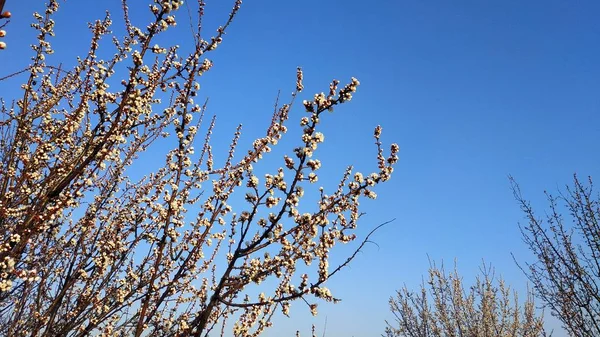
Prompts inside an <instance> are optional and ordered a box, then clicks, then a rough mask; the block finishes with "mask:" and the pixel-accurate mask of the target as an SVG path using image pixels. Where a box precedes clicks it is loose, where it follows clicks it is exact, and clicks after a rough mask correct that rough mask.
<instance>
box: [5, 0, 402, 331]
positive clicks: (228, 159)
mask: <svg viewBox="0 0 600 337" xmlns="http://www.w3.org/2000/svg"><path fill="white" fill-rule="evenodd" d="M131 4H132V5H133V6H135V10H136V12H137V13H140V12H141V11H143V10H144V6H141V5H140V4H139V3H138V2H137V1H136V2H132V3H131ZM240 5H241V1H240V0H237V1H234V4H233V9H232V10H231V12H230V13H229V15H228V19H227V20H226V22H225V24H224V25H223V26H221V27H219V28H218V29H217V30H216V32H215V35H214V36H213V37H210V38H207V37H206V35H205V34H206V33H205V31H204V29H205V28H203V27H202V24H201V23H202V20H201V19H202V17H203V13H204V2H203V1H202V0H198V2H197V3H195V4H192V5H191V6H192V7H193V6H195V7H196V10H197V12H198V16H197V18H196V19H195V20H194V21H196V22H195V24H194V23H192V24H190V27H191V28H192V30H193V33H194V34H193V39H192V41H191V44H192V46H191V48H188V49H185V48H183V47H179V46H178V45H176V44H173V45H160V44H159V43H158V42H156V40H157V39H156V38H157V37H159V36H161V40H160V41H177V42H178V43H181V41H180V39H181V35H177V34H171V33H170V32H172V31H173V29H174V28H173V26H175V24H176V19H175V13H177V12H178V11H181V10H182V8H185V6H189V4H185V5H184V4H183V1H180V0H155V1H154V2H153V3H151V4H150V6H149V9H148V10H147V17H148V19H149V21H148V22H147V23H146V24H144V25H142V26H138V25H136V24H134V23H133V22H132V20H130V16H129V13H130V11H129V7H128V2H127V1H123V6H122V10H123V12H122V17H123V26H124V28H123V30H124V31H125V34H124V36H122V37H115V36H111V35H112V32H111V31H110V30H111V26H112V25H113V20H112V17H111V15H110V14H106V16H105V17H104V18H103V19H100V20H97V21H95V22H93V23H91V24H90V25H89V28H90V30H91V42H90V48H89V51H88V52H87V54H86V55H84V56H82V57H80V58H77V60H76V62H75V65H74V66H73V67H71V68H68V67H67V66H65V65H64V62H63V61H64V60H58V62H56V63H54V64H53V63H52V54H53V53H54V51H53V49H52V46H51V43H50V38H51V37H52V36H54V31H53V29H54V26H55V22H54V21H53V19H52V18H53V16H54V14H55V13H56V12H57V10H58V9H59V2H58V1H57V0H50V1H49V3H48V5H47V7H46V9H45V11H44V12H43V13H34V18H35V22H34V23H33V25H32V27H33V28H34V29H36V30H37V31H38V42H37V43H36V44H34V45H33V46H32V48H33V57H32V63H31V65H30V66H28V67H27V68H26V69H24V70H21V71H16V72H13V75H10V76H5V77H4V78H3V80H4V81H8V82H5V83H14V82H11V81H18V80H19V79H20V78H21V76H23V77H24V83H23V84H22V85H21V84H20V83H19V84H17V86H16V87H15V90H17V88H21V89H20V90H21V91H20V97H19V98H16V99H15V100H11V98H8V97H3V98H2V102H1V103H2V105H1V107H0V108H1V119H0V334H1V335H4V336H21V335H23V336H24V335H27V336H87V335H94V336H142V335H143V336H208V335H209V333H210V335H211V336H215V335H221V336H222V335H226V334H227V335H229V334H230V332H225V331H226V330H227V329H228V328H227V327H228V326H231V327H232V329H233V335H235V336H257V335H259V334H260V333H261V332H262V331H263V330H264V329H265V328H267V327H269V326H270V325H271V324H272V322H271V319H272V317H273V315H274V313H275V312H277V311H281V312H283V314H285V315H288V314H289V312H290V303H291V301H293V300H301V301H302V302H304V303H306V304H307V306H308V307H309V308H310V310H311V311H312V312H313V313H314V314H316V312H317V304H316V301H317V300H316V299H315V298H318V299H321V300H325V301H337V299H336V298H334V296H333V295H332V293H331V292H330V290H328V289H327V288H326V287H325V283H326V281H327V280H328V279H329V278H331V277H332V276H333V275H335V274H337V273H338V272H339V271H340V269H341V268H343V267H344V266H345V265H347V263H348V262H350V260H352V258H353V257H354V256H355V255H356V252H355V253H354V255H351V256H349V257H348V259H347V260H346V261H345V262H344V263H343V264H341V265H337V266H330V265H329V256H330V251H331V250H332V249H333V247H334V246H335V245H336V244H344V243H349V242H351V241H353V240H355V239H356V234H355V229H356V226H357V223H358V221H359V218H360V217H361V214H362V213H361V212H360V211H359V200H360V199H361V198H363V197H366V198H372V199H374V198H375V197H376V194H375V192H374V191H373V188H374V186H376V185H377V184H379V183H382V182H385V181H387V180H388V179H390V176H391V174H392V171H393V168H392V166H393V164H395V163H396V162H397V160H398V157H397V154H398V146H397V145H395V144H394V145H392V146H391V150H390V152H389V154H385V153H384V150H383V148H382V143H381V142H380V136H381V127H377V128H376V129H375V132H374V138H375V144H376V145H375V148H376V160H374V162H375V164H376V167H377V168H376V169H374V171H373V173H370V174H364V175H363V174H361V173H360V172H354V171H353V169H352V167H348V168H347V169H346V170H345V172H343V174H342V176H341V180H340V182H339V185H338V187H337V188H336V189H334V190H333V191H325V190H324V189H323V188H317V187H316V186H315V184H316V183H317V181H318V178H319V174H318V172H319V171H318V170H319V168H320V166H321V162H320V161H319V160H318V159H317V158H316V154H317V149H318V146H319V145H320V144H321V143H322V142H323V141H324V135H323V133H322V132H321V131H320V121H321V119H322V118H323V117H324V114H323V112H325V111H332V110H333V109H334V107H335V106H337V105H339V104H342V103H345V102H348V101H350V99H351V98H352V95H353V94H354V92H355V91H356V89H357V87H358V85H359V82H358V80H356V79H352V80H351V81H349V83H348V84H346V85H340V83H339V81H337V80H334V81H333V82H332V83H331V84H330V86H329V89H328V91H326V93H320V94H317V95H314V96H313V97H312V99H308V100H305V101H303V102H302V110H304V111H305V115H304V117H302V118H301V119H300V121H299V122H300V125H301V128H302V132H301V134H302V135H301V139H299V140H298V142H297V147H295V148H294V149H293V151H290V152H289V153H288V155H286V156H284V157H283V158H281V166H280V167H272V168H264V167H263V168H262V169H263V170H264V171H267V172H268V173H267V174H264V175H261V176H260V177H259V176H258V173H256V174H255V172H256V171H255V166H258V165H260V163H261V162H262V159H263V156H265V155H266V154H267V153H268V152H270V151H271V148H272V147H274V146H275V145H277V144H278V142H279V140H280V139H281V138H282V136H284V134H285V133H286V131H287V126H286V125H287V121H288V117H289V113H290V111H291V109H292V108H293V107H294V106H295V105H294V102H295V101H296V98H297V96H298V95H299V93H300V92H301V91H302V89H303V84H302V80H303V74H302V71H301V70H300V69H298V71H297V74H296V77H297V78H296V90H295V91H294V93H293V94H292V95H291V98H290V100H289V103H286V104H279V103H278V104H276V107H275V109H274V113H273V115H272V117H271V119H270V123H269V124H268V126H267V127H266V131H265V135H264V137H262V138H258V139H256V140H254V142H253V143H252V144H251V146H249V150H248V151H247V152H245V153H244V154H243V155H241V156H236V155H234V152H235V151H236V150H237V149H238V148H239V145H238V142H239V137H240V133H241V126H240V127H239V128H238V130H237V132H236V133H235V135H234V136H233V140H232V141H231V145H230V147H229V153H228V154H227V153H225V154H224V156H223V157H224V162H222V163H220V164H217V163H216V162H215V160H214V158H213V148H212V146H211V144H213V143H214V142H212V141H211V135H212V130H213V128H214V126H215V119H214V118H212V119H207V116H206V115H205V111H206V104H198V103H197V102H196V101H195V99H196V98H197V92H198V90H199V87H200V86H199V84H198V81H200V79H201V76H202V74H204V73H205V72H207V71H209V69H210V68H211V66H212V62H211V61H210V60H209V59H208V58H206V55H207V54H208V53H210V52H212V51H214V50H215V49H216V48H217V47H218V46H219V45H220V43H221V42H222V40H223V36H224V33H225V31H226V30H227V28H228V26H229V25H230V23H231V22H232V20H233V19H234V18H235V17H236V15H237V14H238V11H239V9H240ZM187 14H191V11H190V10H189V8H188V13H185V12H184V13H183V17H187ZM190 17H191V15H190ZM190 20H191V18H190ZM186 29H187V25H186ZM170 34H171V35H170ZM107 39H108V41H107ZM102 55H109V56H108V57H107V58H105V57H103V56H102ZM3 70H4V69H3ZM3 95H6V92H3ZM232 95H233V94H232ZM236 95H237V93H236ZM201 132H202V133H203V134H204V135H203V136H199V135H200V133H201ZM198 137H200V138H203V139H202V140H200V141H198V140H197V138H198ZM163 138H165V139H163ZM157 142H158V143H161V142H162V143H163V146H165V145H166V146H170V148H171V150H170V151H169V152H168V154H167V155H166V158H165V160H164V165H163V166H162V167H160V168H159V169H157V170H156V171H154V172H153V173H151V174H149V175H146V176H144V177H143V178H141V179H139V180H134V179H132V178H129V177H128V173H130V172H132V169H134V170H135V169H136V168H139V167H140V165H139V164H140V163H139V161H138V156H139V155H140V154H141V153H142V152H144V151H149V150H152V149H154V148H155V147H154V145H155V143H157ZM169 144H170V145H169ZM238 152H239V151H238ZM313 186H315V187H313ZM311 191H313V192H314V193H313V195H314V196H315V200H316V201H315V204H313V205H306V204H307V202H304V204H303V207H307V209H311V210H312V211H311V212H309V211H303V210H302V208H300V204H301V203H302V200H303V197H304V196H305V194H307V193H310V192H311ZM234 192H235V193H234ZM232 196H233V197H232ZM237 196H239V197H240V198H239V202H235V201H234V200H235V198H236V197H237ZM234 204H236V205H237V206H235V207H234V206H233V205H234ZM244 205H245V206H244ZM367 239H368V236H367V237H366V238H364V240H365V241H363V244H364V243H365V242H366V240H367ZM360 247H362V245H359V247H358V249H360Z"/></svg>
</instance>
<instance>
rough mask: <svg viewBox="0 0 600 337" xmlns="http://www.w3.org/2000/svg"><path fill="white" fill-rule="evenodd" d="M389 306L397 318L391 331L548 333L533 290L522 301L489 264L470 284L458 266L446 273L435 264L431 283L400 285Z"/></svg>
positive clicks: (414, 334) (438, 336)
mask: <svg viewBox="0 0 600 337" xmlns="http://www.w3.org/2000/svg"><path fill="white" fill-rule="evenodd" d="M390 308H391V311H392V313H393V314H394V316H395V317H396V322H395V324H390V323H388V327H387V328H386V336H387V337H400V336H406V337H434V336H435V337H442V336H478V337H479V336H489V337H492V336H494V337H496V336H503V337H504V336H505V337H509V336H510V337H518V336H519V337H520V336H523V337H525V336H527V337H535V336H545V332H544V328H543V319H542V318H541V317H536V314H535V306H534V303H533V298H532V297H531V296H528V297H527V300H526V301H525V303H524V305H523V307H521V306H520V305H519V302H518V298H517V294H516V292H514V293H513V292H511V290H510V288H509V287H508V286H506V285H505V283H504V281H503V280H502V279H499V280H497V281H496V280H495V279H494V276H493V274H492V273H491V272H490V270H489V269H485V267H484V268H483V269H482V275H481V276H478V277H477V279H476V281H475V284H474V285H472V286H470V287H468V288H467V289H465V286H464V284H463V281H462V278H461V277H460V275H459V274H458V271H457V270H456V269H455V270H454V271H453V272H452V273H449V274H447V273H446V272H445V271H444V268H443V266H442V267H441V268H438V267H436V266H435V264H434V265H432V266H431V267H430V269H429V279H428V281H427V285H425V284H423V285H422V287H421V291H420V292H412V291H410V290H408V289H407V288H406V287H405V288H403V289H402V290H399V291H398V292H397V297H396V298H391V299H390Z"/></svg>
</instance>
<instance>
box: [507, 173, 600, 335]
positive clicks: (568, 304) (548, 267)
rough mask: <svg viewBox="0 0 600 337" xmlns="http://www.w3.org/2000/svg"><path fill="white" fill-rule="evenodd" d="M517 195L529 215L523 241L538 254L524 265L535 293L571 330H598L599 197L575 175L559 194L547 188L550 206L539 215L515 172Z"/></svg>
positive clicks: (574, 332)
mask: <svg viewBox="0 0 600 337" xmlns="http://www.w3.org/2000/svg"><path fill="white" fill-rule="evenodd" d="M510 179H511V183H512V187H513V192H514V195H515V198H516V199H517V201H518V202H519V204H520V206H521V209H522V210H523V212H524V213H525V216H526V218H527V224H525V225H523V226H521V232H522V234H523V238H524V241H525V243H526V244H527V245H528V246H529V249H530V250H531V252H532V253H533V254H534V255H535V257H536V258H537V261H535V262H534V263H527V264H525V265H524V266H523V267H522V268H521V269H523V271H524V272H525V273H526V274H527V276H528V277H529V280H530V281H531V282H532V283H533V286H534V290H535V293H536V295H537V296H538V297H539V298H540V299H541V300H542V301H543V302H544V303H545V304H546V305H547V306H548V307H549V308H550V309H551V312H552V315H554V316H555V317H557V318H558V319H559V320H560V321H561V322H562V324H563V327H564V328H565V329H566V330H567V331H568V332H569V333H570V334H571V335H572V336H600V225H599V222H600V208H599V206H600V198H599V196H598V194H595V193H594V191H593V184H592V179H591V178H589V179H588V182H587V184H585V183H582V182H581V181H580V180H579V179H578V178H577V176H574V179H573V185H572V186H568V187H567V189H566V193H562V194H560V195H559V196H558V197H557V196H553V195H551V194H549V193H546V196H547V199H548V203H549V209H548V210H547V211H546V213H545V216H544V217H543V218H540V217H538V216H537V215H536V213H535V212H534V210H533V208H532V206H531V204H530V203H529V202H528V201H526V200H525V199H524V198H523V196H522V194H521V191H520V189H519V186H518V185H517V184H516V182H515V181H514V179H513V178H510Z"/></svg>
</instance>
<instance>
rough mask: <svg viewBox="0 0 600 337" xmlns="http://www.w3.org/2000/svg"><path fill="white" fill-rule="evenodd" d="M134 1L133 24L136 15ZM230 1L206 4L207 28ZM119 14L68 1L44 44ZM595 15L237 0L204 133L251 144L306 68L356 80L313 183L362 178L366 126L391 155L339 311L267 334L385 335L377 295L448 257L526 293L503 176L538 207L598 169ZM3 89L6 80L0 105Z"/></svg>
mask: <svg viewBox="0 0 600 337" xmlns="http://www.w3.org/2000/svg"><path fill="white" fill-rule="evenodd" d="M137 2H143V1H141V0H133V1H131V8H132V18H133V19H134V20H135V19H136V18H137V15H139V13H142V12H143V13H146V12H147V10H146V8H145V7H144V8H142V9H136V7H135V5H134V4H135V3H137ZM39 3H41V2H38V1H35V2H34V1H16V0H8V1H7V9H10V10H11V11H12V12H13V15H14V19H13V22H12V23H11V25H10V26H9V27H8V28H7V30H8V33H9V35H8V36H7V37H6V38H4V41H5V42H7V43H8V46H9V49H8V50H6V51H3V52H2V53H0V64H2V67H1V68H0V75H4V74H5V73H6V70H7V69H17V68H18V67H19V66H25V65H26V64H27V62H28V60H27V58H26V56H27V55H28V54H27V53H26V51H27V48H28V47H27V46H28V45H29V44H30V43H32V42H33V38H34V37H33V31H32V30H30V29H28V28H26V27H27V26H28V24H29V23H30V22H31V15H30V13H31V11H32V9H34V8H36V7H39ZM144 3H145V2H144ZM232 3H233V1H224V0H219V1H208V5H207V11H206V13H207V17H206V18H207V28H210V29H214V28H216V26H218V25H219V24H220V23H221V22H222V21H223V20H224V19H225V17H226V15H227V10H228V9H229V7H230V6H231V4H232ZM119 4H120V1H117V0H105V1H68V2H64V3H62V5H63V11H62V14H60V16H59V17H58V18H57V22H58V25H57V35H58V37H57V39H56V41H57V42H56V43H55V46H56V49H57V50H59V51H60V52H61V53H64V55H71V56H74V55H82V54H83V52H84V51H85V49H86V48H87V46H88V42H87V41H88V36H89V34H88V32H87V31H86V24H85V21H88V20H91V19H93V18H96V17H100V16H101V15H102V14H103V10H105V9H111V10H115V14H114V17H115V23H116V25H118V24H119V23H120V20H118V18H119V12H118V8H119ZM39 10H41V8H39ZM599 13H600V2H597V1H554V0H551V1H384V0H376V1H372V2H370V3H368V2H365V1H354V0H345V1H342V0H335V1H334V0H304V1H281V0H279V1H277V0H263V1H250V0H247V1H245V2H244V4H243V6H242V10H241V12H240V15H239V17H238V18H237V19H236V20H235V22H234V24H233V26H232V27H231V29H230V30H229V33H228V34H227V36H226V38H225V41H224V44H223V45H222V47H220V48H219V50H218V51H217V52H216V53H215V54H213V55H211V57H212V59H213V60H214V62H215V67H214V68H213V70H211V72H210V73H209V74H208V75H207V76H206V77H205V78H204V82H203V83H202V86H203V92H202V93H203V94H204V95H206V96H210V100H211V102H210V110H211V112H212V113H216V114H217V115H218V116H219V117H220V118H219V123H218V125H217V132H216V134H215V137H221V138H220V139H221V140H222V141H223V142H225V143H227V142H228V141H229V139H230V135H231V134H232V132H233V129H234V127H235V125H236V124H237V123H243V124H244V127H245V132H246V138H244V139H246V140H248V139H250V138H251V137H252V136H253V135H258V134H261V133H262V131H263V130H264V127H265V125H266V124H267V123H268V121H269V113H270V111H271V107H272V104H273V100H274V97H275V95H276V93H277V90H278V89H282V92H283V94H284V97H285V93H287V92H290V91H291V89H292V88H293V85H294V76H295V68H296V66H298V65H300V66H302V67H303V68H304V71H305V79H306V81H305V86H306V92H305V94H306V97H309V96H310V95H311V94H312V93H315V92H320V91H325V90H326V89H327V86H328V83H329V81H330V80H331V79H332V78H338V79H340V80H342V82H344V81H345V80H347V79H349V78H350V77H351V76H355V77H357V78H358V79H359V80H360V81H361V83H362V84H361V86H360V88H359V91H358V93H357V94H356V95H355V98H354V99H353V100H352V102H351V103H350V104H347V105H344V106H343V107H341V108H340V109H338V110H337V111H336V112H335V113H334V114H331V115H327V116H325V117H327V120H326V121H325V127H326V129H325V136H326V142H325V144H324V146H323V148H322V152H321V154H320V158H321V159H322V160H323V166H324V167H325V168H326V169H327V172H330V173H331V175H330V176H327V177H324V176H322V177H321V180H325V181H327V179H326V178H330V179H332V180H330V181H329V183H330V184H332V183H335V180H334V179H337V177H338V176H339V174H341V172H342V170H343V168H344V166H345V165H347V164H352V163H354V164H356V165H357V167H358V168H359V169H364V171H368V170H369V169H370V168H373V167H374V160H375V152H374V147H373V144H372V139H371V135H372V129H373V127H375V126H376V125H377V124H381V125H382V126H383V127H384V141H385V142H387V143H390V142H397V143H398V144H399V145H400V147H401V153H400V158H401V160H400V163H399V164H398V166H397V169H396V172H395V176H394V177H393V179H392V180H391V181H390V182H389V183H387V184H386V185H385V186H380V188H379V190H378V194H379V199H378V201H377V202H365V203H364V208H363V210H365V211H366V212H367V213H368V215H367V216H365V217H364V222H363V224H362V228H361V229H360V233H363V234H365V233H367V232H368V231H369V230H370V229H371V228H372V227H373V226H375V225H377V224H379V223H381V222H383V221H386V220H389V219H392V218H396V221H395V222H394V223H393V224H391V225H388V226H387V227H385V228H383V229H381V230H380V231H379V232H378V233H377V234H376V235H375V236H374V238H373V241H375V242H377V244H378V246H379V247H377V246H375V245H370V246H368V247H366V249H364V252H363V253H362V254H360V255H359V256H358V258H357V259H356V261H355V262H354V263H353V264H352V265H351V267H350V268H349V269H346V270H345V271H344V272H343V273H342V274H341V275H339V276H340V277H338V278H337V279H333V280H332V281H331V282H330V283H329V286H330V288H332V290H333V291H334V294H335V295H337V296H338V297H341V298H343V300H344V301H343V302H342V303H340V304H338V305H335V306H334V305H329V306H325V307H322V308H321V309H320V316H319V317H318V318H317V319H315V320H312V319H311V318H310V317H309V315H308V312H307V311H308V310H307V309H306V308H304V307H303V306H302V305H300V304H299V303H298V304H296V305H295V306H293V307H292V317H293V318H292V319H285V318H284V319H277V320H276V321H275V327H274V328H273V329H272V330H271V331H270V332H269V333H268V334H267V335H268V336H291V335H292V333H293V332H295V331H296V329H301V330H303V332H304V333H305V334H309V331H310V324H311V322H314V323H316V324H317V325H318V327H319V329H322V328H323V325H324V321H325V317H327V322H328V323H327V337H343V336H357V337H358V336H377V335H379V334H381V333H382V332H383V329H384V326H385V324H384V319H390V318H391V317H390V314H389V312H388V304H387V301H388V298H389V296H391V295H393V293H394V290H395V289H397V288H399V287H401V286H402V285H403V284H406V285H408V286H409V287H412V288H414V289H415V290H416V289H417V286H418V283H419V282H420V280H421V277H422V275H425V274H426V272H427V268H428V257H427V254H429V256H430V257H431V259H433V260H435V261H440V260H441V259H443V260H444V261H445V262H446V264H450V265H451V264H452V261H453V260H454V259H457V261H458V267H459V270H460V271H461V272H462V274H463V275H464V276H465V280H466V281H469V280H471V279H472V276H473V275H474V274H475V273H476V272H477V271H478V266H479V265H480V263H481V260H482V259H484V260H485V261H486V262H487V263H491V264H493V266H494V267H495V268H496V270H497V273H498V274H502V275H503V276H504V278H505V279H506V280H507V281H508V283H510V284H512V285H513V286H514V287H515V288H516V289H518V290H520V291H523V290H524V289H525V287H526V285H525V284H526V280H525V278H524V276H522V275H521V274H520V271H519V270H518V268H517V267H516V265H515V264H514V262H513V260H512V258H511V255H510V253H511V252H512V253H514V254H515V256H516V257H517V259H519V260H521V261H522V260H526V259H528V258H530V256H529V255H528V253H527V251H526V250H525V249H524V245H523V244H522V241H521V238H520V235H519V230H518V227H517V223H518V222H519V221H521V220H522V215H521V213H520V212H519V209H518V206H517V204H516V202H515V201H514V200H513V198H512V195H511V191H510V189H509V183H508V180H507V175H509V174H511V175H513V176H514V177H515V178H516V179H517V180H518V182H519V183H520V184H521V185H522V186H521V187H522V190H523V192H524V193H525V195H526V197H528V198H529V199H532V201H533V203H534V205H538V208H539V209H540V211H542V207H543V206H545V203H544V197H543V194H542V192H543V190H544V189H548V190H551V191H555V190H556V189H557V188H559V187H562V186H564V184H566V183H569V182H570V181H571V176H572V174H573V173H575V172H577V173H578V174H579V175H582V176H586V175H592V176H600V175H599V173H600V168H599V165H598V164H599V160H598V156H597V151H596V149H597V146H598V140H599V139H598V136H599V135H600V132H599V131H600V117H599V116H600V115H599V112H600V111H599V109H600V102H599V97H600V96H599V95H598V94H599V90H600V62H599V60H600V47H599V42H600V21H599V20H598V14H599ZM181 14H183V15H180V16H185V13H184V12H182V13H181ZM65 18H67V19H68V20H66V21H65V20H64V19H65ZM61 19H62V20H61ZM141 22H143V21H141ZM183 31H184V32H185V30H183ZM186 38H188V35H185V34H182V40H181V42H180V41H174V43H178V44H182V45H183V44H185V39H186ZM58 41H62V42H60V43H59V42H58ZM61 47H62V48H61ZM60 55H63V54H60ZM8 92H10V88H7V87H5V85H4V84H2V83H1V82H0V94H2V96H3V97H4V96H5V93H8ZM232 96H233V97H234V98H233V99H232ZM300 113H301V111H300V109H297V110H295V115H294V116H293V117H292V119H293V123H294V126H295V125H296V121H295V120H296V119H297V118H298V116H299V115H300ZM290 125H292V124H290ZM217 139H219V138H217ZM326 183H327V182H326ZM340 257H341V256H340ZM556 335H557V336H560V335H561V334H560V333H557V334H556Z"/></svg>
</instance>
